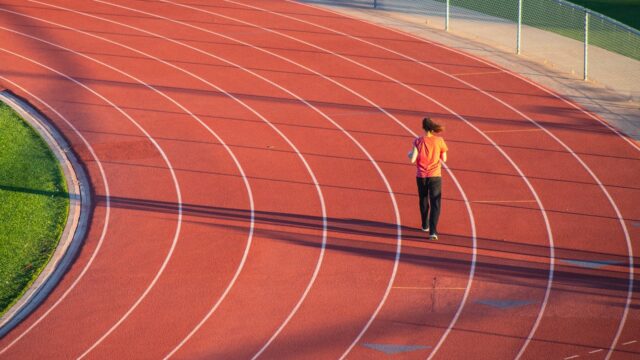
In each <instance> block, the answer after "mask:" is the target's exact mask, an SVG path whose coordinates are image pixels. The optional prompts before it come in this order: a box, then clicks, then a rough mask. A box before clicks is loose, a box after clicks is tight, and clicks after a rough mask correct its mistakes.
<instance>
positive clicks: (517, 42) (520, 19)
mask: <svg viewBox="0 0 640 360" xmlns="http://www.w3.org/2000/svg"><path fill="white" fill-rule="evenodd" d="M522 1H523V0H518V39H517V40H516V54H518V55H520V46H521V41H522Z"/></svg>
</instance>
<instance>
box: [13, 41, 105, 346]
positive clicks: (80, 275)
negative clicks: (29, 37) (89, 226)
mask: <svg viewBox="0 0 640 360" xmlns="http://www.w3.org/2000/svg"><path fill="white" fill-rule="evenodd" d="M0 51H6V50H4V49H2V48H0ZM30 61H32V60H30ZM32 62H33V61H32ZM0 79H2V80H3V81H4V82H5V83H7V84H11V85H12V86H14V87H15V88H17V89H20V90H21V91H23V92H24V93H25V94H28V95H29V96H31V97H32V98H34V99H36V100H38V101H39V102H40V103H41V104H42V105H44V106H46V107H47V108H48V109H49V110H51V111H52V112H53V113H54V114H56V116H58V117H59V118H60V119H62V120H63V121H64V122H65V123H66V124H67V125H68V126H69V128H71V129H72V130H73V132H74V133H75V134H76V135H77V136H78V137H79V138H80V139H81V140H82V142H83V143H84V144H85V146H86V147H87V149H88V150H89V153H90V154H91V156H92V157H93V159H94V160H95V162H96V165H97V166H98V170H99V172H100V177H101V178H102V182H103V184H104V193H105V215H104V224H103V225H102V231H101V233H100V237H99V239H98V244H97V245H96V247H95V249H94V250H93V253H92V254H91V257H90V258H89V260H88V261H87V263H86V264H85V266H84V268H83V269H82V271H80V274H79V275H78V277H77V278H76V279H75V280H74V281H73V282H72V283H71V285H70V286H69V288H67V290H65V292H64V293H63V294H62V296H61V297H60V298H59V299H58V300H57V301H56V302H55V303H53V305H51V307H49V309H47V311H46V312H45V313H44V314H42V315H41V316H40V317H39V318H38V319H37V320H36V321H34V323H33V324H31V325H30V326H29V327H28V328H27V329H26V330H25V331H24V332H22V333H21V334H20V335H19V336H18V337H16V338H15V339H14V340H13V341H12V342H10V343H9V344H7V345H6V346H5V347H4V348H2V350H0V355H2V354H3V353H5V352H6V351H7V350H9V349H10V348H11V347H12V346H13V345H15V344H16V343H17V342H18V341H20V339H22V338H23V337H24V336H25V335H26V334H27V333H29V332H30V331H31V330H32V329H33V328H34V327H36V326H37V325H38V324H39V323H40V322H41V321H42V320H43V319H44V318H45V317H46V316H47V315H49V313H51V311H53V309H55V308H56V307H57V306H58V305H59V304H60V303H61V302H62V301H63V300H64V299H65V298H66V297H67V295H69V293H70V292H71V291H72V290H73V289H74V288H75V287H76V285H77V284H78V283H79V282H80V280H82V278H83V277H84V275H85V274H86V273H87V270H89V267H91V264H93V261H94V260H95V258H96V257H97V256H98V253H100V249H101V248H102V244H103V243H104V239H105V236H106V234H107V229H108V227H109V221H110V214H111V193H110V191H109V182H108V181H107V175H106V174H105V172H104V168H103V166H102V162H100V158H98V155H96V152H95V151H94V149H93V147H92V146H91V144H90V143H89V142H88V141H87V139H86V138H85V137H84V135H82V133H80V131H78V129H77V128H76V127H75V126H74V125H73V123H71V122H70V121H69V120H68V119H67V118H66V117H65V116H64V115H62V114H61V113H60V112H58V111H57V110H56V109H55V108H53V107H52V106H51V105H49V104H48V103H47V102H45V101H44V100H42V99H40V98H39V97H38V96H36V95H35V94H33V93H31V92H30V91H29V90H27V89H25V88H24V87H22V86H20V85H18V84H17V83H15V82H13V81H11V80H9V79H7V78H4V77H1V76H0Z"/></svg>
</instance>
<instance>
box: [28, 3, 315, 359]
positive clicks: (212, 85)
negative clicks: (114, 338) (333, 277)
mask: <svg viewBox="0 0 640 360" xmlns="http://www.w3.org/2000/svg"><path fill="white" fill-rule="evenodd" d="M32 2H36V3H39V4H41V5H46V6H51V7H54V8H58V9H61V10H65V11H68V12H73V13H76V14H80V15H83V16H87V17H91V18H95V19H99V20H103V21H105V22H109V23H113V24H116V25H120V26H123V27H127V28H130V29H134V30H136V31H140V32H142V33H146V34H150V35H152V36H156V37H158V38H161V39H164V40H167V41H171V42H174V43H177V44H180V45H183V46H185V47H188V48H192V47H191V46H188V45H186V44H183V43H181V42H179V41H175V40H172V39H169V38H166V37H164V36H161V35H158V34H155V33H152V32H150V31H146V30H143V29H140V28H137V27H134V26H130V25H128V24H123V23H120V22H117V21H113V20H109V19H106V18H102V17H99V16H95V15H91V14H87V13H83V12H80V11H76V10H72V9H68V8H64V7H61V6H56V5H52V4H47V3H44V2H40V1H32ZM109 5H111V4H109ZM114 6H115V5H114ZM123 8H124V7H123ZM126 9H129V10H133V11H137V10H134V9H130V8H126ZM92 36H93V35H92ZM95 37H96V38H99V39H101V40H104V41H107V42H110V43H113V44H116V45H119V46H122V47H124V48H126V49H129V50H132V51H134V52H137V53H139V54H141V55H143V56H146V57H148V58H151V59H154V60H156V61H158V62H161V63H163V64H166V65H168V66H171V67H173V68H175V69H177V70H179V71H182V72H183V73H185V74H188V75H190V76H192V77H194V78H196V79H198V80H200V81H202V82H204V83H205V84H207V85H209V86H211V87H213V88H214V89H216V90H217V91H220V92H222V93H225V94H227V95H228V96H229V97H231V98H233V99H234V100H236V101H238V102H239V103H240V104H241V105H242V106H244V107H245V108H247V109H248V110H250V111H251V112H253V113H254V114H255V115H256V116H258V117H260V119H262V120H263V121H264V122H265V123H267V124H268V125H269V126H270V127H271V128H272V129H273V130H274V131H275V132H276V133H277V134H278V135H280V137H282V139H284V140H285V142H287V144H289V146H291V148H292V149H293V150H294V151H295V152H296V154H297V155H298V157H299V158H300V160H301V161H302V163H303V164H304V166H305V167H306V169H307V171H308V172H309V175H310V177H311V179H312V181H313V183H314V185H315V187H316V191H317V193H318V198H319V200H320V205H321V212H322V246H321V250H320V254H319V260H318V263H317V265H316V267H315V271H314V273H313V275H312V282H311V284H313V281H314V280H315V278H316V277H317V274H318V273H319V270H320V264H321V263H322V259H323V258H324V253H325V248H326V240H327V211H326V205H325V201H324V196H323V194H322V190H321V188H320V184H319V183H318V180H317V178H316V176H315V173H314V172H313V170H311V167H310V165H309V164H308V162H307V161H306V159H305V157H304V156H303V155H302V153H301V152H300V151H299V150H298V148H297V147H296V146H295V145H294V144H293V143H292V142H291V140H290V139H289V138H288V137H287V136H286V135H285V134H284V133H282V132H281V131H280V129H278V127H276V126H275V125H273V124H272V123H271V122H270V121H269V120H268V119H266V118H265V117H264V116H262V115H261V114H260V113H258V112H257V111H255V110H254V109H253V108H251V107H250V106H249V105H247V104H245V103H244V102H242V101H240V100H238V99H236V98H235V97H233V96H231V95H229V94H228V93H227V92H226V91H224V90H223V89H221V88H220V87H218V86H216V85H214V84H212V83H210V82H209V81H207V80H205V79H203V78H201V77H199V76H197V75H195V74H193V73H191V72H189V71H187V70H185V69H184V68H181V67H179V66H176V65H173V64H171V63H168V62H166V61H164V60H161V59H159V58H157V57H155V56H152V55H150V54H147V53H145V52H142V51H139V50H136V49H133V48H130V47H128V46H126V45H123V44H121V43H118V42H115V41H111V40H108V39H105V38H102V37H99V36H95ZM194 49H195V48H194ZM200 52H202V51H200ZM207 54H208V53H207ZM208 55H210V56H213V57H215V58H217V59H219V60H222V61H226V60H224V59H222V58H219V57H217V56H214V55H211V54H208ZM234 65H235V64H234ZM236 66H237V65H236ZM245 70H246V69H245ZM247 71H248V70H247ZM251 73H252V74H254V75H256V76H258V75H257V74H255V73H253V72H251ZM274 85H275V84H274ZM283 90H284V89H283ZM305 103H306V102H305ZM307 105H309V106H311V105H310V104H308V103H307ZM314 109H315V108H314ZM316 110H317V109H316ZM318 111H319V110H318ZM245 259H246V257H244V258H243V260H242V262H241V264H240V266H239V267H238V269H237V271H236V273H235V275H234V278H233V279H232V281H231V282H230V284H229V285H228V286H227V288H226V289H225V291H224V293H223V294H222V295H221V297H220V298H219V299H218V301H217V302H216V304H215V305H214V306H213V307H212V308H211V309H210V311H209V312H208V313H207V314H206V315H205V316H204V317H203V319H202V320H201V321H200V323H198V324H197V325H196V327H195V328H194V329H193V330H192V331H191V332H190V333H189V334H188V335H187V337H186V338H184V339H183V340H182V342H181V343H180V344H179V345H178V346H176V347H175V348H174V349H173V350H172V351H171V352H170V353H169V354H168V355H167V356H166V357H165V358H169V357H171V356H172V355H173V354H174V353H175V352H176V351H178V350H179V349H180V348H181V347H182V346H183V345H184V344H185V343H186V342H187V341H188V340H189V339H190V338H191V337H192V336H193V335H194V334H195V333H196V332H197V331H198V330H199V329H200V327H201V326H202V325H204V323H205V322H206V321H207V319H209V317H211V315H212V314H213V313H214V312H215V310H217V308H218V307H219V305H220V304H221V303H222V301H223V300H224V299H225V298H226V296H227V294H228V293H229V292H230V290H231V288H232V287H233V285H234V284H235V281H236V279H237V277H238V276H239V275H240V272H241V270H242V269H243V267H244V263H245ZM310 288H311V286H310V285H309V286H308V287H307V289H306V291H305V293H304V296H303V299H304V297H305V296H306V294H307V293H308V292H309V290H310ZM301 303H302V300H301V301H299V303H298V307H299V306H300V304H301ZM90 350H91V349H89V350H88V351H87V353H88V352H89V351H90ZM85 354H86V353H85ZM80 358H82V356H81V357H80Z"/></svg>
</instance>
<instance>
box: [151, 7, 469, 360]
mask: <svg viewBox="0 0 640 360" xmlns="http://www.w3.org/2000/svg"><path fill="white" fill-rule="evenodd" d="M161 1H162V2H166V3H171V4H174V5H178V6H181V7H185V8H190V9H193V10H196V11H200V12H204V13H208V14H211V15H214V16H219V17H223V18H227V19H231V20H234V21H237V22H241V23H245V24H249V25H250V26H255V25H254V24H251V23H247V22H245V21H242V20H238V19H235V18H231V17H227V16H223V15H220V14H217V13H213V12H210V11H206V10H203V9H199V8H196V7H192V6H187V5H184V4H176V3H173V2H171V1H165V0H161ZM242 5H244V4H242ZM244 6H247V5H244ZM258 28H260V29H262V30H265V31H268V32H272V33H275V34H279V35H281V36H284V37H288V38H291V39H293V40H295V41H298V42H301V43H304V44H307V45H309V46H312V47H316V48H320V47H318V46H316V45H313V44H309V43H307V42H304V41H302V40H299V39H297V38H294V37H290V36H288V35H285V34H282V33H280V32H277V31H274V30H271V29H268V28H262V27H258ZM258 49H259V48H258ZM320 49H322V48H320ZM259 50H260V49H259ZM323 50H324V49H323ZM325 51H326V50H325ZM332 54H333V55H334V56H340V55H337V54H335V53H332ZM274 55H275V54H274ZM275 56H278V55H275ZM278 57H280V58H282V59H284V60H285V61H289V62H291V61H290V60H289V59H287V58H283V57H281V56H278ZM292 63H293V62H292ZM295 64H297V63H295ZM297 65H298V66H301V67H303V68H304V69H306V70H308V71H311V72H314V73H316V74H318V73H317V72H315V71H313V70H311V69H308V68H306V67H304V66H303V65H300V64H297ZM359 65H360V66H363V67H364V65H362V64H359ZM367 69H369V70H371V69H370V68H367ZM372 71H373V70H372ZM320 76H322V77H323V78H325V79H327V80H329V81H331V82H333V83H334V84H336V85H338V86H340V87H342V88H343V89H345V90H347V91H349V92H350V93H352V94H354V95H356V96H357V97H359V98H361V99H362V100H364V101H366V102H367V103H369V104H371V105H372V106H374V107H376V108H377V109H379V111H380V112H382V113H384V114H385V115H387V116H388V117H389V118H391V119H392V120H394V121H395V122H396V123H397V124H398V125H400V126H401V127H402V128H404V129H405V130H406V131H407V132H409V133H410V134H412V135H413V136H414V137H416V136H417V134H416V133H414V132H413V131H412V130H411V129H410V128H408V127H407V126H406V125H405V124H403V123H402V122H400V121H399V120H398V119H397V118H396V117H395V116H393V115H392V114H390V113H389V112H387V111H386V110H384V109H382V108H380V107H379V106H378V105H377V104H375V103H373V102H372V101H371V100H369V99H367V98H365V97H364V96H362V95H361V94H359V93H357V92H355V91H353V90H352V89H351V88H349V87H346V86H344V85H343V84H341V83H339V82H337V81H335V80H333V79H331V78H328V77H326V76H324V75H321V74H320ZM444 168H445V170H446V171H448V172H449V174H450V176H451V178H452V179H453V181H454V183H455V184H456V186H457V187H458V188H459V189H460V192H461V194H462V197H463V199H464V201H465V206H466V207H467V211H468V213H469V216H470V220H471V222H472V239H473V256H472V264H471V269H470V277H469V279H470V280H469V284H471V282H472V279H473V275H474V274H475V264H476V257H477V240H476V231H475V220H474V218H473V214H472V212H471V207H470V205H469V202H468V199H467V197H466V194H465V193H464V191H463V190H462V187H461V186H460V183H459V182H458V180H457V178H456V177H455V175H454V174H453V172H452V171H451V170H450V169H449V168H448V167H447V166H446V164H445V165H444ZM400 246H401V245H400V241H399V242H398V250H397V252H396V258H395V262H394V268H393V272H392V275H391V278H390V281H389V285H388V287H387V290H386V291H385V294H384V295H383V298H382V300H381V302H380V304H379V306H378V307H377V308H376V310H375V311H374V313H373V314H372V316H371V318H370V319H369V321H368V322H367V324H366V325H365V326H364V328H363V329H362V331H361V332H360V334H359V335H358V336H357V337H356V339H355V340H354V341H353V343H352V344H351V346H350V347H349V349H348V350H347V351H346V352H345V353H344V354H343V355H342V357H341V359H343V358H344V357H346V356H347V354H348V353H349V352H350V351H351V349H353V347H355V345H356V344H357V343H358V341H360V339H361V338H362V337H363V336H364V334H365V332H366V331H367V329H368V328H369V327H370V326H371V324H372V323H373V321H374V319H375V318H376V317H377V315H378V313H379V312H380V310H381V309H382V306H383V305H384V304H385V302H386V299H387V298H388V296H389V293H390V291H391V286H392V284H393V282H394V281H395V276H396V273H397V268H398V262H399V259H400ZM469 290H470V288H468V289H467V291H466V292H465V295H464V297H463V299H464V300H463V303H464V301H466V299H467V297H468V294H469ZM460 311H461V308H460ZM460 311H459V312H458V313H457V314H456V317H457V316H459V314H460ZM263 349H264V348H263ZM258 355H259V354H258ZM254 359H255V357H254Z"/></svg>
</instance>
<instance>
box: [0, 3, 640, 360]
mask: <svg viewBox="0 0 640 360" xmlns="http://www.w3.org/2000/svg"><path fill="white" fill-rule="evenodd" d="M183 2H184V3H185V6H180V5H179V4H176V3H173V2H161V1H148V0H144V1H143V0H140V1H124V0H110V1H107V2H103V1H99V2H97V1H86V0H67V1H59V0H58V1H55V0H43V1H42V2H41V1H23V0H11V1H7V0H0V37H1V39H2V41H1V43H0V64H2V66H1V68H0V81H1V82H2V85H3V86H5V87H7V88H9V89H11V90H12V91H14V92H15V93H17V94H18V95H20V96H22V97H24V98H26V99H27V100H29V101H30V102H31V103H32V104H34V105H35V106H37V107H38V108H39V109H41V110H42V111H43V112H44V113H45V114H46V115H48V116H49V118H50V119H51V120H52V121H53V122H54V123H55V125H57V127H58V128H59V129H60V130H61V131H62V132H63V134H64V135H65V136H66V137H67V138H68V139H69V141H70V142H71V144H72V145H73V147H74V149H75V151H76V152H77V153H78V155H79V157H80V158H81V159H82V160H83V162H84V164H85V166H86V167H87V170H88V172H89V174H90V177H91V182H92V185H93V187H94V192H95V199H96V206H95V209H94V212H93V216H92V219H91V224H90V230H89V233H88V236H87V239H86V243H85V245H84V247H83V249H82V252H81V253H80V255H79V257H78V259H77V260H76V262H75V263H74V265H73V267H72V268H71V270H70V271H69V273H68V274H67V276H66V277H65V278H64V280H63V281H62V282H61V283H60V284H59V286H58V287H57V288H56V290H55V291H54V292H53V293H52V294H51V296H49V297H48V298H47V300H46V301H45V302H44V303H43V304H42V305H41V306H40V307H39V309H38V310H37V311H35V312H34V313H33V314H32V315H31V316H30V317H29V318H27V319H26V320H25V321H24V322H23V323H21V324H20V325H19V326H17V327H16V328H15V329H13V331H12V332H10V333H9V334H8V335H6V336H5V337H4V338H3V339H1V340H0V358H2V359H27V358H31V359H58V358H59V359H67V358H78V357H82V358H85V357H86V358H101V359H125V358H164V357H166V356H171V357H175V358H219V359H236V358H238V359H241V358H251V357H253V356H254V355H260V356H262V357H266V358H274V359H283V358H322V359H332V358H340V357H343V356H346V357H348V358H354V359H359V358H367V359H369V358H386V357H388V356H390V355H389V354H387V353H385V352H384V351H381V350H380V349H384V348H382V347H380V345H395V346H413V347H412V348H409V347H405V348H403V349H402V350H404V351H403V352H401V353H398V354H396V355H394V356H395V357H397V358H411V359H418V358H428V357H433V358H437V359H454V358H456V359H470V358H473V359H512V358H516V357H518V356H520V357H521V358H523V359H564V358H567V357H572V356H576V355H579V356H580V357H581V358H582V357H587V358H589V359H591V358H594V359H597V358H613V359H631V358H638V357H639V356H640V335H639V334H640V299H639V298H638V292H637V288H638V284H637V282H636V280H635V279H637V277H638V271H637V265H636V264H637V263H638V259H637V258H636V256H635V254H636V253H637V252H638V249H637V247H638V246H637V245H638V237H639V236H640V207H638V206H637V204H638V203H639V202H640V189H638V185H637V183H638V181H637V177H638V175H639V174H640V151H639V149H638V147H637V145H635V144H634V143H633V142H629V141H626V140H625V139H623V138H622V137H620V136H618V135H617V134H615V133H614V132H613V131H611V130H610V129H608V128H607V127H605V125H603V124H602V123H601V122H599V121H596V119H595V118H594V117H592V116H591V115H589V114H587V113H586V112H583V111H581V110H579V109H578V108H576V107H574V106H573V105H571V104H569V103H568V102H566V101H564V100H562V99H560V98H558V97H556V96H554V95H552V94H550V93H548V92H546V91H544V90H542V89H540V88H539V87H537V86H535V85H533V84H531V83H529V82H526V81H524V80H523V79H520V78H518V77H517V76H515V75H512V74H509V73H507V72H505V71H502V70H500V69H497V68H495V67H493V66H491V65H489V64H487V63H485V62H483V61H481V60H479V59H473V58H471V57H468V56H466V55H464V54H460V53H457V52H454V51H452V50H450V49H447V48H444V47H442V46H439V45H437V44H433V43H429V42H426V41H422V40H419V39H416V38H412V37H409V36H407V35H404V34H400V33H398V32H394V31H391V30H388V29H381V28H379V27H376V26H373V25H370V24H366V23H363V22H360V21H357V20H354V19H349V18H345V17H343V16H340V15H337V14H334V13H331V12H327V11H325V10H321V9H318V8H314V7H309V6H306V5H302V4H297V3H293V2H287V1H250V0H241V1H240V0H239V2H232V1H206V2H205V1H199V2H198V1H183ZM125 7H126V8H125ZM426 113H429V114H432V115H434V116H435V117H436V118H437V119H438V120H440V121H441V122H442V123H444V125H445V127H446V129H447V130H446V132H445V137H446V139H447V142H448V144H449V147H450V150H451V151H450V155H449V158H450V161H449V163H448V166H449V169H448V171H447V172H446V173H445V174H444V185H443V187H444V205H443V214H442V217H441V225H440V227H441V233H442V234H441V239H440V240H438V241H437V242H428V241H426V239H425V235H424V233H422V232H421V231H418V229H416V226H417V225H419V224H418V221H417V219H418V209H417V204H416V202H417V199H416V195H415V192H416V190H415V180H414V179H413V177H414V172H415V169H414V167H413V166H412V165H410V164H407V161H406V157H405V155H404V154H405V153H406V151H407V150H408V148H409V146H410V143H411V139H412V137H413V136H414V135H415V133H419V125H420V118H421V117H422V116H423V115H424V114H426ZM567 260H569V261H567ZM572 261H573V262H572ZM576 261H582V262H588V261H592V262H594V261H595V262H607V261H608V262H607V263H604V264H600V265H601V266H595V265H594V263H591V265H593V266H592V267H595V268H589V267H588V266H587V267H585V266H581V265H580V263H577V262H576ZM630 269H631V270H630ZM630 279H633V281H631V280H630ZM376 347H377V348H376ZM387 349H388V348H387Z"/></svg>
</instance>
